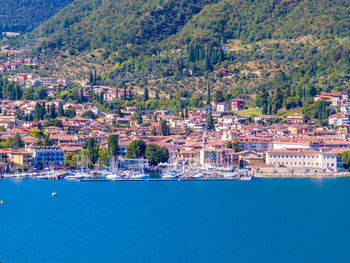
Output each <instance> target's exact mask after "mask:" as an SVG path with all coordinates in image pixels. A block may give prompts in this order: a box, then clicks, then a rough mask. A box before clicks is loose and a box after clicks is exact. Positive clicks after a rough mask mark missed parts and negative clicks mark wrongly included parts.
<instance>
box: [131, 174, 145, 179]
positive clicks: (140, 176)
mask: <svg viewBox="0 0 350 263" xmlns="http://www.w3.org/2000/svg"><path fill="white" fill-rule="evenodd" d="M148 177H149V175H148V174H145V173H136V174H133V175H131V176H130V177H129V179H147V178H148Z"/></svg>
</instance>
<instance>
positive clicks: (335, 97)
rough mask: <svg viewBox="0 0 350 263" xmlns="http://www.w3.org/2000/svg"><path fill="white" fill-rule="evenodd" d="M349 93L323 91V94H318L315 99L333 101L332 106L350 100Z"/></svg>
mask: <svg viewBox="0 0 350 263" xmlns="http://www.w3.org/2000/svg"><path fill="white" fill-rule="evenodd" d="M348 98H349V96H348V94H347V93H329V92H322V93H321V95H316V96H315V98H314V101H318V100H324V101H328V102H331V103H332V106H334V107H336V106H339V105H342V104H343V103H346V102H347V101H348Z"/></svg>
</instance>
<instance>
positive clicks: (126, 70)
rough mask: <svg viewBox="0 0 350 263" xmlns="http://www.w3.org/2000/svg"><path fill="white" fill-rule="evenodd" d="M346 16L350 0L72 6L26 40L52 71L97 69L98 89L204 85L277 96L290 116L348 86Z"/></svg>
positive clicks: (159, 0) (124, 0) (113, 0)
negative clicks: (280, 93)
mask: <svg viewBox="0 0 350 263" xmlns="http://www.w3.org/2000/svg"><path fill="white" fill-rule="evenodd" d="M349 16H350V7H349V1H346V0H216V1H214V0H167V1H164V0H148V1H141V0H138V1H137V0H135V1H129V0H103V1H101V0H75V1H74V2H73V3H72V4H71V5H68V6H67V7H65V8H64V9H63V10H62V11H61V12H59V13H57V14H56V15H55V16H53V17H52V18H51V19H49V20H48V21H47V22H45V23H43V24H42V25H40V26H39V27H38V28H36V29H35V30H34V31H33V32H32V33H31V34H30V35H29V36H28V39H30V38H31V39H35V40H39V45H38V49H37V50H38V51H40V52H42V54H45V56H46V58H48V59H50V60H49V61H50V63H46V64H45V65H44V68H45V70H48V71H51V72H55V71H56V70H57V69H59V70H62V72H65V74H67V73H71V74H72V75H74V76H79V77H83V78H84V77H87V76H88V72H89V71H90V70H91V69H94V68H95V69H97V71H98V74H99V76H100V80H101V81H105V82H106V81H107V82H108V81H112V82H113V81H119V80H121V79H122V80H123V81H132V82H133V83H134V84H135V85H139V86H140V87H142V86H143V85H145V84H148V85H149V84H150V83H153V84H152V85H154V86H155V88H157V89H159V90H161V91H163V92H165V93H169V91H174V90H178V89H179V88H182V89H187V90H189V91H190V92H189V93H187V94H193V92H195V91H196V89H197V87H202V88H203V87H206V86H207V85H206V84H204V83H205V82H207V81H210V82H213V83H214V82H215V83H216V84H215V85H216V86H217V87H220V88H221V89H222V90H223V91H224V92H226V94H231V95H232V96H236V95H237V94H239V95H240V96H243V97H244V96H246V97H252V96H255V95H256V94H258V93H259V92H260V91H261V90H262V89H263V88H264V87H266V88H268V90H269V91H270V90H271V93H275V91H276V89H278V88H282V89H283V90H284V91H285V90H286V93H285V96H286V97H289V98H292V99H289V104H290V105H289V107H294V106H298V105H301V104H302V101H304V100H305V99H307V97H308V96H312V95H313V94H315V92H316V93H317V92H320V91H321V90H327V91H329V90H337V91H342V90H345V89H347V88H348V87H349V84H350V39H349V36H350V18H349ZM53 57H54V58H55V59H52V58H53ZM221 68H225V69H227V71H228V76H226V77H225V76H222V75H220V74H218V71H217V70H218V69H221ZM241 72H249V73H247V74H242V73H241ZM79 74H80V75H79ZM84 74H85V76H84ZM215 85H214V86H215ZM256 101H257V102H256V103H257V104H259V99H258V100H256ZM283 103H284V105H285V103H287V102H283ZM293 103H294V104H293ZM280 106H281V105H280ZM276 107H277V106H276Z"/></svg>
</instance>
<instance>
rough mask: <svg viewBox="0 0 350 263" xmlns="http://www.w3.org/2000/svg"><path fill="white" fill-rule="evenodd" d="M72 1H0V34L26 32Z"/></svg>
mask: <svg viewBox="0 0 350 263" xmlns="http://www.w3.org/2000/svg"><path fill="white" fill-rule="evenodd" d="M72 1H73V0H16V1H13V0H0V6H1V8H0V32H6V31H15V32H27V31H30V30H32V29H33V28H34V27H35V26H37V25H39V24H40V23H42V22H43V21H46V20H47V19H49V18H50V17H51V16H53V15H54V14H55V13H56V12H58V11H59V10H60V9H62V8H63V7H65V6H66V5H67V4H69V3H71V2H72Z"/></svg>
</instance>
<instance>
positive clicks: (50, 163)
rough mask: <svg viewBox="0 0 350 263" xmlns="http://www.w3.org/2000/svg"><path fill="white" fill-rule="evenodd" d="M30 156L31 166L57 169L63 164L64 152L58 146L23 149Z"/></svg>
mask: <svg viewBox="0 0 350 263" xmlns="http://www.w3.org/2000/svg"><path fill="white" fill-rule="evenodd" d="M25 150H26V151H27V152H30V153H31V154H32V159H33V165H34V166H35V167H37V168H46V167H58V166H61V165H63V164H64V154H65V152H64V150H63V149H62V148H60V147H58V146H56V145H55V146H33V145H30V146H28V147H27V148H26V149H25Z"/></svg>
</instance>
